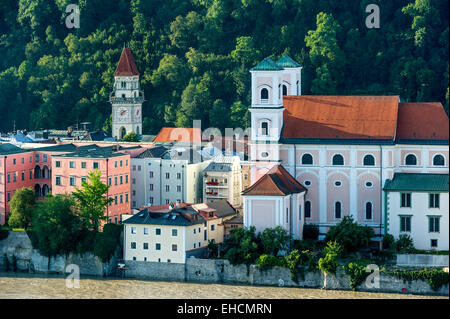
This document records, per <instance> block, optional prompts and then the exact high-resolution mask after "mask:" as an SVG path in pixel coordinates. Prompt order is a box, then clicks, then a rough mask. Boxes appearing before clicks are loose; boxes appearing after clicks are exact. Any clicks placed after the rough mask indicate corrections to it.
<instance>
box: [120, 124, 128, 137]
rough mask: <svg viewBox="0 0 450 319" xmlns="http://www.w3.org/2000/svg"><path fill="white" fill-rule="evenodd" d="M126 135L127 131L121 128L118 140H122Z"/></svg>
mask: <svg viewBox="0 0 450 319" xmlns="http://www.w3.org/2000/svg"><path fill="white" fill-rule="evenodd" d="M126 134H127V130H126V129H125V128H124V127H123V126H122V127H121V128H120V130H119V139H123V137H124V136H125V135H126Z"/></svg>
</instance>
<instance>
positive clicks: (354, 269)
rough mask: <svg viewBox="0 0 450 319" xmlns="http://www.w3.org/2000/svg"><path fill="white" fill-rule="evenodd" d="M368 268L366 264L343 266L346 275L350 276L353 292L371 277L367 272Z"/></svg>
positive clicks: (351, 263)
mask: <svg viewBox="0 0 450 319" xmlns="http://www.w3.org/2000/svg"><path fill="white" fill-rule="evenodd" d="M366 267H367V265H366V263H361V262H359V263H358V262H350V263H348V264H347V265H345V266H343V268H344V271H345V273H346V274H347V275H349V276H350V288H351V289H352V290H353V291H355V290H356V287H358V286H359V285H360V284H361V283H362V282H363V281H364V280H366V278H367V276H369V274H370V273H369V272H366Z"/></svg>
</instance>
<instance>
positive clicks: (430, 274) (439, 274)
mask: <svg viewBox="0 0 450 319" xmlns="http://www.w3.org/2000/svg"><path fill="white" fill-rule="evenodd" d="M385 273H387V274H389V275H393V276H395V277H397V278H400V279H403V281H404V282H411V281H413V280H425V281H428V283H429V284H430V287H431V289H433V290H434V291H437V290H439V288H441V287H442V286H443V285H448V283H449V273H448V272H445V271H442V270H439V269H426V268H425V269H423V270H399V269H396V270H391V271H387V270H386V271H385Z"/></svg>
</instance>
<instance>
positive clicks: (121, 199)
mask: <svg viewBox="0 0 450 319" xmlns="http://www.w3.org/2000/svg"><path fill="white" fill-rule="evenodd" d="M120 203H121V204H123V195H122V194H120Z"/></svg>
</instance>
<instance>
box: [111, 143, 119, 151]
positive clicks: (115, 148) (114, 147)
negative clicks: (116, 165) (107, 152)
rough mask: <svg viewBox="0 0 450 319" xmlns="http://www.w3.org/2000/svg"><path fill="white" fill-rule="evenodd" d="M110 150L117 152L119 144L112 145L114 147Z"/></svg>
mask: <svg viewBox="0 0 450 319" xmlns="http://www.w3.org/2000/svg"><path fill="white" fill-rule="evenodd" d="M112 150H113V151H114V152H117V151H119V144H114V145H113V146H112Z"/></svg>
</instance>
